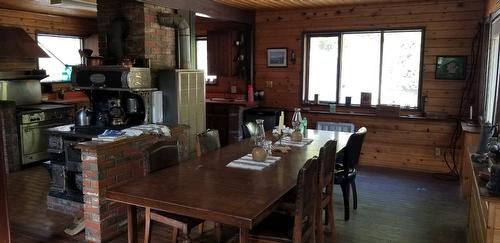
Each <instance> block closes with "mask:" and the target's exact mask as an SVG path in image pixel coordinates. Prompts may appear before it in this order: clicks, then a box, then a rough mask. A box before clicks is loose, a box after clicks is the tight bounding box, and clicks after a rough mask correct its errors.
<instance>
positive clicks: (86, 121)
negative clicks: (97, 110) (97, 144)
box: [75, 106, 92, 126]
mask: <svg viewBox="0 0 500 243" xmlns="http://www.w3.org/2000/svg"><path fill="white" fill-rule="evenodd" d="M91 121H92V110H90V109H87V107H85V106H84V107H82V108H81V109H80V110H78V112H77V113H76V119H75V122H76V125H77V126H90V123H91Z"/></svg>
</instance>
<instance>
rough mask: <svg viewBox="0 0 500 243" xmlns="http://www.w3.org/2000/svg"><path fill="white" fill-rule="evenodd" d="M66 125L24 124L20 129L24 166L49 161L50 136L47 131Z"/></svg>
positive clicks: (47, 123)
mask: <svg viewBox="0 0 500 243" xmlns="http://www.w3.org/2000/svg"><path fill="white" fill-rule="evenodd" d="M65 124H66V123H54V122H40V123H31V124H22V125H21V129H20V135H21V136H20V137H21V156H22V157H21V161H22V164H28V163H32V162H35V161H40V160H46V159H48V158H49V153H48V152H47V148H48V143H49V136H48V134H47V132H46V131H45V129H47V128H51V127H56V126H61V125H65Z"/></svg>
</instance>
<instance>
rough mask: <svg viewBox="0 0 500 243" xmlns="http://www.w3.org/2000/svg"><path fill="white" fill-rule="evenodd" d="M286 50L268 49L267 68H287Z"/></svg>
mask: <svg viewBox="0 0 500 243" xmlns="http://www.w3.org/2000/svg"><path fill="white" fill-rule="evenodd" d="M287 59H288V50H287V48H268V49H267V67H287V65H288V63H287Z"/></svg>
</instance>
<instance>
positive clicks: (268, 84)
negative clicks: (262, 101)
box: [266, 80, 273, 88]
mask: <svg viewBox="0 0 500 243" xmlns="http://www.w3.org/2000/svg"><path fill="white" fill-rule="evenodd" d="M272 87H273V81H271V80H268V81H266V88H272Z"/></svg>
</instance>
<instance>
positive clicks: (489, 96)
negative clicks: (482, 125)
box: [484, 18, 500, 124]
mask: <svg viewBox="0 0 500 243" xmlns="http://www.w3.org/2000/svg"><path fill="white" fill-rule="evenodd" d="M490 28H491V30H490V31H491V33H490V44H489V51H488V72H487V75H488V76H487V79H486V85H485V86H486V87H485V89H486V91H485V95H484V98H485V100H484V121H485V122H489V123H491V124H495V123H496V121H497V109H498V107H497V106H498V102H497V100H498V81H497V80H499V79H500V78H499V75H500V72H499V69H498V59H499V57H500V48H499V46H500V18H496V19H495V20H494V21H493V22H492V24H491V27H490Z"/></svg>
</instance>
